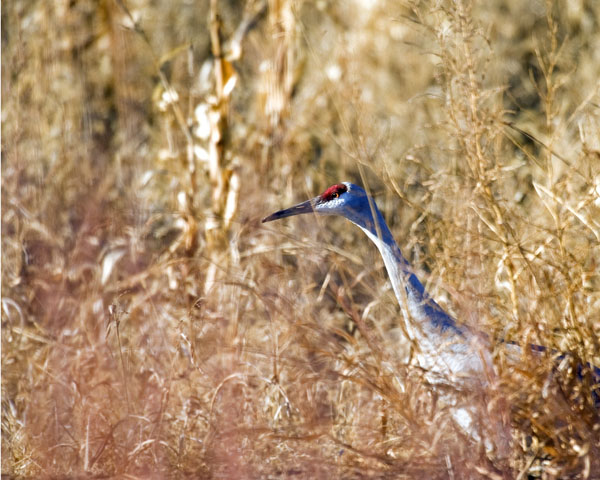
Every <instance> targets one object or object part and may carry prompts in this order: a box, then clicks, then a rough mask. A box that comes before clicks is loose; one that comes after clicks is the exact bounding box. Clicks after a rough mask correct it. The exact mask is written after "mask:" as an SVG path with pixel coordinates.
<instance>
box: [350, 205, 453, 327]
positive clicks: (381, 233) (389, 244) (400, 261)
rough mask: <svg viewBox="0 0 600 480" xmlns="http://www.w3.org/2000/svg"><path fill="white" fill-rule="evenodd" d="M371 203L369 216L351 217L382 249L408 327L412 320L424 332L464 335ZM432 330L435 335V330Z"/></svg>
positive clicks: (375, 206) (380, 250)
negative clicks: (417, 271) (416, 271)
mask: <svg viewBox="0 0 600 480" xmlns="http://www.w3.org/2000/svg"><path fill="white" fill-rule="evenodd" d="M369 203H370V205H369V206H370V209H369V212H368V213H367V215H361V217H362V218H359V217H356V218H350V220H351V221H352V222H353V223H354V224H356V225H357V226H358V227H360V228H361V229H362V230H363V231H364V232H365V233H366V234H367V236H368V237H369V238H370V239H371V241H372V242H373V243H374V244H375V245H376V246H377V248H378V249H379V252H380V253H381V256H382V258H383V262H384V264H385V268H386V270H387V272H388V275H389V277H390V281H391V282H392V287H393V289H394V293H395V295H396V298H397V299H398V303H399V304H400V308H401V310H402V314H403V317H404V320H405V322H406V324H407V329H408V330H409V331H411V330H413V329H412V328H411V325H412V323H411V320H412V321H413V322H414V321H416V322H418V323H419V324H420V326H421V329H422V330H423V333H425V334H427V333H429V332H431V331H432V330H436V331H437V333H439V331H440V330H441V331H442V332H445V331H452V332H453V333H455V334H459V335H462V334H463V332H462V330H461V329H460V328H459V327H458V325H457V324H456V322H455V321H454V319H453V318H452V317H451V316H450V315H448V314H447V313H446V312H445V311H444V310H443V309H442V307H440V306H439V305H438V304H437V303H436V302H435V300H433V298H431V296H430V295H429V294H428V293H427V292H426V290H425V287H424V286H423V284H422V283H421V282H420V281H419V279H418V278H417V276H416V275H415V274H414V273H413V268H412V267H411V265H410V263H408V261H407V260H406V259H405V258H404V256H403V255H402V252H401V251H400V248H399V247H398V245H397V244H396V241H395V240H394V237H393V235H392V233H391V232H390V230H389V228H388V226H387V224H386V223H385V220H384V218H383V216H382V215H381V212H380V211H379V209H378V208H377V205H376V204H375V202H374V201H370V202H369ZM373 214H374V217H373ZM373 218H375V220H373ZM431 333H433V334H436V332H431Z"/></svg>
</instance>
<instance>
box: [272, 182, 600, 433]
mask: <svg viewBox="0 0 600 480" xmlns="http://www.w3.org/2000/svg"><path fill="white" fill-rule="evenodd" d="M307 213H316V214H319V215H339V216H342V217H345V218H347V219H348V220H350V221H351V222H352V223H354V224H355V225H357V226H358V227H360V228H361V229H362V230H363V231H364V232H365V233H366V234H367V236H368V237H369V238H370V239H371V240H372V241H373V243H375V245H376V246H377V248H378V249H379V252H380V253H381V256H382V257H383V261H384V264H385V267H386V270H387V272H388V275H389V278H390V281H391V282H392V287H393V289H394V293H395V295H396V298H397V299H398V303H399V304H400V309H401V311H402V316H403V319H404V322H405V327H406V331H407V333H408V335H409V336H410V339H411V341H412V342H413V343H414V345H415V346H416V347H417V349H416V355H415V357H414V358H415V360H416V362H417V363H418V366H419V367H421V368H422V369H423V371H424V372H426V373H427V377H426V378H427V380H428V381H430V382H431V383H436V382H438V381H440V380H442V381H450V382H452V381H453V380H458V379H460V380H463V381H466V382H474V383H477V384H479V385H485V384H489V383H490V381H492V379H493V377H494V373H493V372H494V368H493V364H492V361H491V346H490V344H489V339H488V337H487V336H486V335H485V334H483V333H481V332H477V331H475V330H472V329H470V328H468V327H466V326H463V325H459V324H458V323H457V322H456V321H455V320H454V319H453V318H452V317H451V316H450V315H448V314H447V313H446V312H445V311H444V310H443V309H442V308H441V307H440V306H439V305H438V304H437V303H436V302H435V300H434V299H433V298H432V297H431V296H430V295H429V294H428V293H427V292H426V291H425V287H424V286H423V284H422V283H421V282H420V281H419V279H418V278H417V276H416V275H415V274H414V272H413V269H412V268H411V266H410V264H409V263H408V261H407V260H406V259H405V258H404V256H403V255H402V252H401V251H400V248H399V247H398V245H397V244H396V241H395V240H394V237H393V236H392V234H391V232H390V230H389V228H388V226H387V225H386V223H385V220H384V219H383V216H382V215H381V212H380V211H379V209H378V208H377V205H376V204H375V201H374V200H373V198H371V197H370V196H369V195H367V193H366V192H365V191H364V190H363V189H362V188H361V187H359V186H358V185H354V184H352V183H348V182H343V183H339V184H336V185H333V186H331V187H329V188H328V189H327V190H325V191H324V192H323V193H322V194H321V195H319V196H317V197H315V198H313V199H311V200H307V201H305V202H302V203H299V204H298V205H295V206H293V207H290V208H287V209H284V210H280V211H278V212H275V213H273V214H272V215H269V216H268V217H266V218H264V219H263V220H262V221H263V223H264V222H270V221H273V220H278V219H281V218H285V217H290V216H293V215H301V214H307ZM505 346H506V348H508V349H509V350H512V353H513V354H515V353H516V354H517V355H518V352H519V349H518V347H517V346H516V345H510V344H505ZM531 349H532V351H533V352H540V351H543V350H544V349H543V347H538V346H532V347H531ZM585 370H591V373H592V376H593V382H594V384H595V383H600V369H598V368H596V367H591V366H589V365H588V366H586V368H583V367H578V373H579V374H581V372H582V371H585ZM598 400H599V399H598V398H597V396H596V398H595V401H596V402H597V406H599V407H600V403H598ZM454 416H455V419H456V421H457V422H458V423H459V424H460V425H461V426H462V427H463V428H464V429H465V430H469V429H470V426H471V423H472V422H471V418H470V417H471V415H469V413H468V412H467V411H466V410H464V409H459V410H458V411H456V412H455V413H454ZM470 433H471V435H472V437H473V438H478V436H477V434H473V433H472V432H470Z"/></svg>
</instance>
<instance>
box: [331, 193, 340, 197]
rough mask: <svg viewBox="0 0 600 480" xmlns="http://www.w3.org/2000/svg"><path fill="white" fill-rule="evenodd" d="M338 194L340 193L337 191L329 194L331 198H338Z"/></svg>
mask: <svg viewBox="0 0 600 480" xmlns="http://www.w3.org/2000/svg"><path fill="white" fill-rule="evenodd" d="M339 196H340V194H339V193H338V192H333V193H332V194H331V198H338V197H339Z"/></svg>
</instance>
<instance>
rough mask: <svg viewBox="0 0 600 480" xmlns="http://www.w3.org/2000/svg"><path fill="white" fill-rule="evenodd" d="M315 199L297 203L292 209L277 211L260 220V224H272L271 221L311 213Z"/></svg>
mask: <svg viewBox="0 0 600 480" xmlns="http://www.w3.org/2000/svg"><path fill="white" fill-rule="evenodd" d="M315 201H316V198H313V199H312V200H307V201H306V202H302V203H299V204H298V205H294V206H293V207H290V208H286V209H285V210H279V211H278V212H275V213H273V214H271V215H269V216H268V217H265V218H263V219H262V223H265V222H272V221H273V220H279V219H280V218H285V217H292V216H294V215H302V214H303V213H313V212H314V211H315V208H314V204H315Z"/></svg>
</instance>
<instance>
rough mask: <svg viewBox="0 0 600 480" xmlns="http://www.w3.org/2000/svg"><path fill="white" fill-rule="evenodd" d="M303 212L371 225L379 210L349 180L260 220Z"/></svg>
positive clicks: (363, 225)
mask: <svg viewBox="0 0 600 480" xmlns="http://www.w3.org/2000/svg"><path fill="white" fill-rule="evenodd" d="M305 213H316V214H319V215H340V216H342V217H346V218H347V219H349V220H350V221H351V222H354V223H355V224H357V225H359V226H361V227H371V226H372V225H373V223H374V222H373V218H374V216H373V214H375V215H377V214H378V213H379V212H378V210H377V206H376V205H375V202H374V201H373V200H372V199H370V197H369V196H368V195H367V192H365V191H364V190H363V189H362V188H361V187H359V186H358V185H354V184H352V183H349V182H342V183H338V184H336V185H332V186H331V187H329V188H328V189H327V190H325V191H324V192H323V193H322V194H321V195H318V196H316V197H314V198H312V199H310V200H306V201H305V202H302V203H299V204H298V205H294V206H293V207H290V208H286V209H284V210H279V211H278V212H275V213H273V214H272V215H269V216H268V217H266V218H263V220H262V221H263V223H265V222H271V221H273V220H279V219H280V218H285V217H291V216H294V215H302V214H305Z"/></svg>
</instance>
